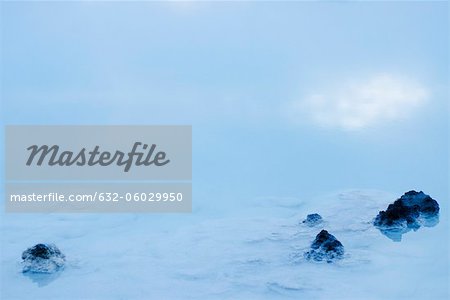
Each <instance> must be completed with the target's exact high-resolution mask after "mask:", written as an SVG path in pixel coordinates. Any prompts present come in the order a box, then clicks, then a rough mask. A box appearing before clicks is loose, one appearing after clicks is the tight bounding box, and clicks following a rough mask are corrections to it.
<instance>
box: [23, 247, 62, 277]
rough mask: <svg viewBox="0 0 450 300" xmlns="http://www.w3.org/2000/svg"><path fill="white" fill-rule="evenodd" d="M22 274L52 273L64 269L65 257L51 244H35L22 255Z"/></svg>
mask: <svg viewBox="0 0 450 300" xmlns="http://www.w3.org/2000/svg"><path fill="white" fill-rule="evenodd" d="M22 259H23V272H24V273H26V272H32V273H53V272H56V271H58V270H59V269H61V268H62V267H64V263H65V256H64V254H62V253H61V251H60V250H59V249H58V248H57V247H56V246H55V245H53V244H37V245H35V246H33V247H31V248H28V249H27V250H25V251H24V252H23V253H22Z"/></svg>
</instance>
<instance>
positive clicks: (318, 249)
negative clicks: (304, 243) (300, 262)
mask: <svg viewBox="0 0 450 300" xmlns="http://www.w3.org/2000/svg"><path fill="white" fill-rule="evenodd" d="M343 255H344V246H343V245H342V244H341V242H339V241H338V240H337V239H336V238H335V237H334V235H332V234H329V233H328V231H326V230H322V231H321V232H319V234H318V235H317V236H316V238H315V240H314V241H313V242H312V244H311V250H310V251H308V252H306V253H305V258H306V259H308V260H310V259H312V260H315V261H323V260H326V261H327V262H328V263H330V262H333V260H335V259H340V258H342V257H343Z"/></svg>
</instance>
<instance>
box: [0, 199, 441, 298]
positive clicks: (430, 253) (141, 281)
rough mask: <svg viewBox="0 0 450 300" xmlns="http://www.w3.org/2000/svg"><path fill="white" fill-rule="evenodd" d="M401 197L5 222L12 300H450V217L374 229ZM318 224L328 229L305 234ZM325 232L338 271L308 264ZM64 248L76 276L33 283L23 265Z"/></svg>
mask: <svg viewBox="0 0 450 300" xmlns="http://www.w3.org/2000/svg"><path fill="white" fill-rule="evenodd" d="M398 197H399V195H392V194H388V193H384V192H379V191H346V192H342V193H337V194H332V195H328V196H323V197H318V198H317V199H308V201H301V200H297V199H294V198H292V199H291V198H289V199H286V198H283V199H277V198H276V197H271V198H265V199H258V200H257V201H250V202H249V204H247V205H244V204H242V207H239V208H237V207H236V208H235V209H234V210H233V212H230V213H224V214H221V215H220V216H214V214H213V213H210V212H208V211H201V210H198V211H195V212H194V213H193V214H186V215H180V214H166V215H152V214H114V215H113V214H101V215H99V214H64V215H62V214H58V215H52V214H4V213H3V214H2V215H1V217H2V221H1V226H2V228H1V229H2V233H3V234H2V236H1V245H2V248H1V250H2V253H1V276H2V282H1V294H0V295H1V297H0V298H1V299H448V296H449V290H448V282H449V274H448V270H449V254H448V253H449V248H448V241H449V240H448V235H449V230H448V218H447V216H448V214H447V206H446V205H442V204H444V203H443V202H442V201H439V199H436V200H438V202H439V203H440V205H441V208H442V209H441V218H440V223H439V224H438V225H437V226H435V227H431V228H423V229H422V230H420V231H417V232H410V233H407V234H405V235H404V237H403V240H402V242H397V243H396V242H393V241H391V240H390V239H388V238H387V237H386V236H384V235H382V234H381V233H380V232H379V230H377V229H376V228H374V227H373V226H372V224H371V222H372V221H373V218H374V217H375V216H376V215H377V213H378V212H379V211H380V210H383V209H385V208H386V206H387V205H388V204H389V203H391V202H392V201H393V200H395V199H397V198H398ZM309 213H319V214H320V215H321V216H322V217H323V222H321V223H320V224H318V225H316V226H314V227H309V226H306V225H305V224H302V223H301V221H302V220H304V219H305V217H306V215H307V214H309ZM321 229H326V230H328V231H329V232H330V233H331V234H333V235H334V236H336V238H337V239H338V240H339V241H341V242H342V244H343V245H344V247H345V255H344V258H343V259H342V260H339V261H337V262H336V263H332V264H327V263H326V262H322V263H319V262H311V261H307V260H305V258H304V256H303V253H304V252H305V251H307V250H308V249H309V246H310V244H311V242H312V241H313V240H314V237H315V236H316V235H317V233H318V232H320V230H321ZM37 243H55V244H56V245H57V246H58V247H59V249H61V251H62V252H63V253H64V254H65V255H66V266H65V268H64V270H63V271H61V272H57V273H55V274H51V275H49V274H23V273H22V267H21V257H20V256H21V253H22V252H23V251H24V250H25V249H27V248H28V247H30V246H33V245H35V244H37Z"/></svg>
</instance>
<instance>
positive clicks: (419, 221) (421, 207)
mask: <svg viewBox="0 0 450 300" xmlns="http://www.w3.org/2000/svg"><path fill="white" fill-rule="evenodd" d="M437 223H439V204H438V203H437V201H436V200H434V199H432V198H431V197H430V196H428V195H427V194H425V193H423V192H422V191H420V192H416V191H409V192H407V193H405V194H404V195H403V196H401V198H400V199H397V200H396V201H395V202H394V203H392V204H389V206H388V208H387V209H386V211H380V212H379V214H378V215H377V216H376V218H375V220H374V222H373V224H374V225H375V226H376V227H377V228H378V229H379V230H380V231H381V233H383V234H384V235H386V236H387V237H389V238H390V239H392V240H393V241H397V242H398V241H401V239H402V235H403V234H404V233H406V232H408V231H410V230H411V229H412V230H414V231H416V230H417V229H419V228H420V227H421V226H426V227H432V226H435V225H436V224H437Z"/></svg>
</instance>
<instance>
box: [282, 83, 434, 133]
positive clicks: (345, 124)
mask: <svg viewBox="0 0 450 300" xmlns="http://www.w3.org/2000/svg"><path fill="white" fill-rule="evenodd" d="M427 98H428V91H427V90H426V89H425V88H424V87H423V86H421V85H420V84H418V83H417V82H414V81H412V80H409V79H406V78H403V77H399V76H395V75H391V74H378V75H375V76H372V77H370V78H369V79H368V80H351V81H347V82H346V83H342V84H340V85H338V86H336V87H335V88H329V89H327V90H324V91H321V92H316V93H311V94H310V95H309V96H307V97H305V98H304V99H302V100H300V101H294V102H293V103H291V106H290V113H291V114H292V116H293V117H294V118H296V120H297V121H299V119H301V120H304V119H307V120H309V121H312V122H314V123H315V124H318V125H321V126H326V127H338V128H342V129H345V130H357V129H362V128H365V127H368V126H373V125H376V124H378V123H380V122H383V121H392V120H398V119H402V118H405V117H407V116H409V115H410V114H411V113H412V112H413V111H415V110H416V109H418V108H419V107H420V106H422V105H423V104H424V103H425V102H426V100H427Z"/></svg>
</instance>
